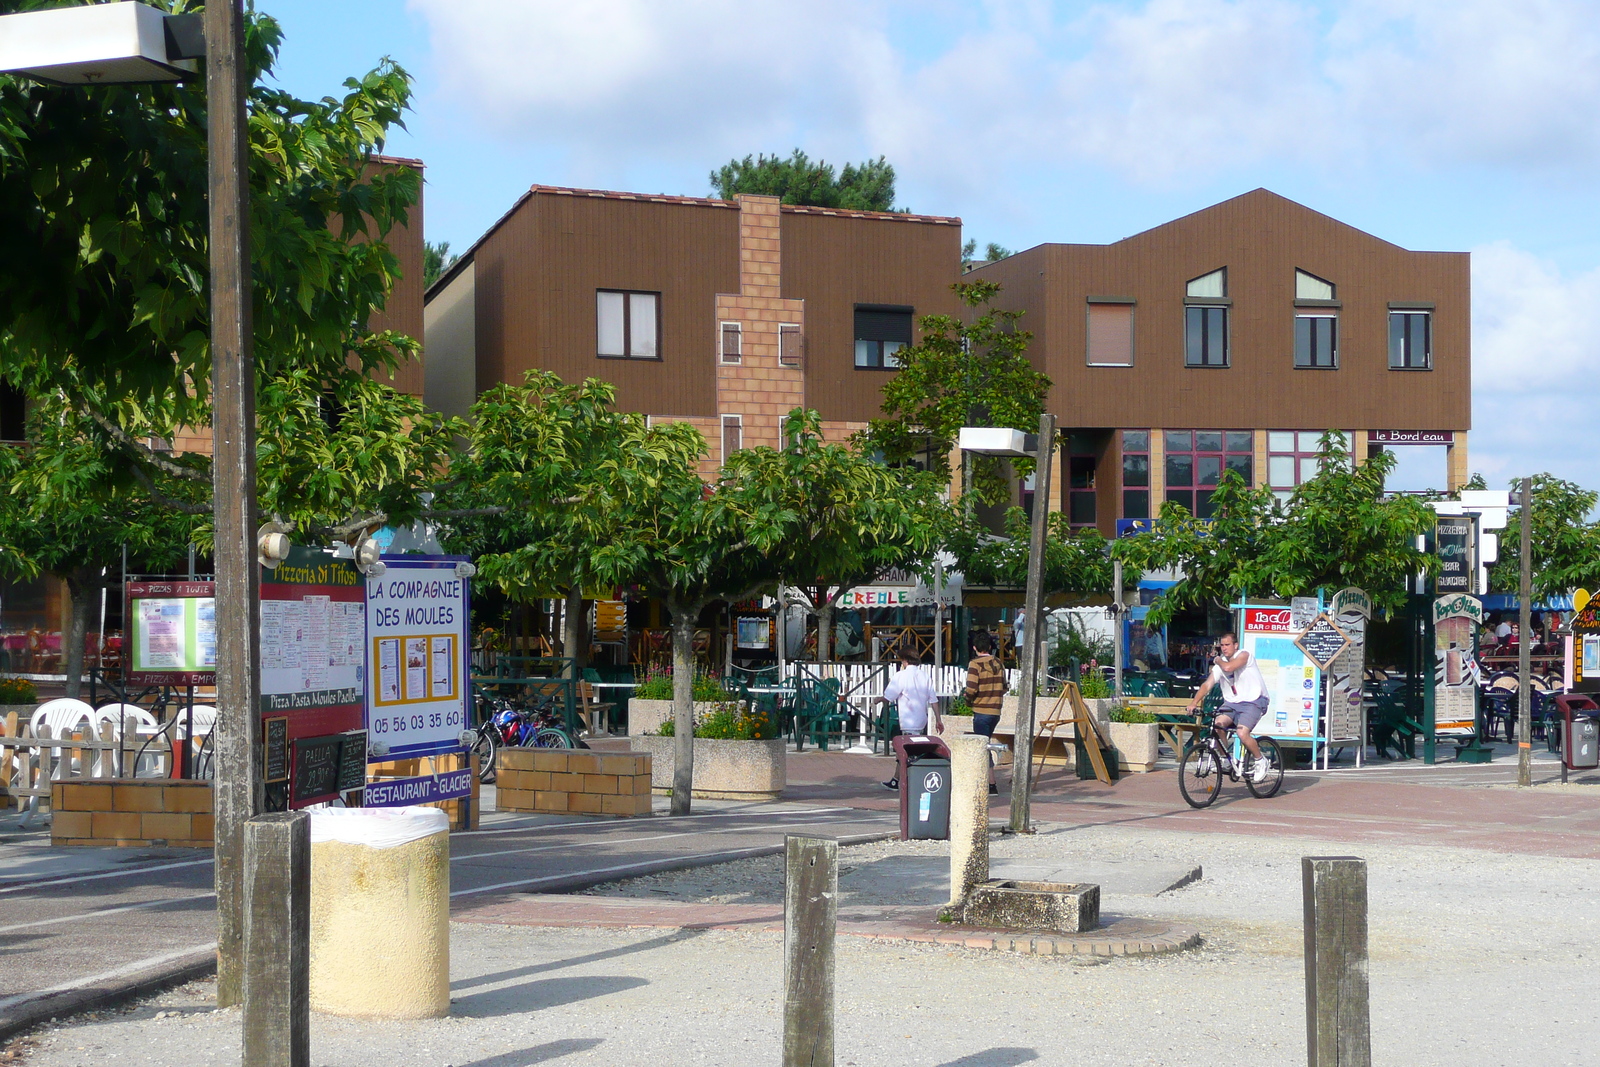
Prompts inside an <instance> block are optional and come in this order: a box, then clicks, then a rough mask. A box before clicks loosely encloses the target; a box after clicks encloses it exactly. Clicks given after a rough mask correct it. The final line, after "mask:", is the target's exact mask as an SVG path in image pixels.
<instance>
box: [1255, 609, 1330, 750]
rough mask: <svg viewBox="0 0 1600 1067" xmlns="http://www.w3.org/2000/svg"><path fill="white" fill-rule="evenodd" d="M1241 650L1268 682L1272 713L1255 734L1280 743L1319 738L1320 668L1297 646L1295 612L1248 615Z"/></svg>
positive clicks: (1269, 703) (1256, 612)
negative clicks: (1247, 655) (1318, 681)
mask: <svg viewBox="0 0 1600 1067" xmlns="http://www.w3.org/2000/svg"><path fill="white" fill-rule="evenodd" d="M1243 616H1244V620H1243V624H1242V625H1241V627H1240V632H1239V647H1240V648H1242V649H1244V650H1245V651H1246V652H1249V653H1250V654H1251V655H1252V656H1253V657H1254V658H1255V662H1256V667H1257V668H1259V669H1260V671H1261V679H1262V681H1263V682H1265V683H1266V690H1267V714H1266V717H1265V718H1263V719H1262V720H1261V724H1260V725H1259V726H1258V727H1257V728H1256V733H1258V734H1265V735H1267V736H1269V737H1277V738H1289V739H1293V738H1306V739H1311V738H1315V737H1317V736H1318V733H1317V704H1318V701H1317V677H1318V672H1317V667H1316V665H1315V664H1314V663H1312V662H1311V661H1310V660H1309V659H1307V657H1306V653H1305V650H1304V649H1302V648H1301V647H1300V646H1299V645H1298V644H1296V643H1295V638H1296V637H1297V636H1298V631H1297V630H1296V629H1295V628H1294V624H1293V612H1292V610H1291V609H1290V608H1286V607H1285V608H1264V607H1263V608H1250V607H1247V608H1245V609H1244V610H1243Z"/></svg>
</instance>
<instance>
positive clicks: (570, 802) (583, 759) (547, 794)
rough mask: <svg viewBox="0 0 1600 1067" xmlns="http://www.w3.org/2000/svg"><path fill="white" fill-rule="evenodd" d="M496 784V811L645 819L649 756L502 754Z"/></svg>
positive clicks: (573, 751)
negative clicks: (629, 816) (642, 817)
mask: <svg viewBox="0 0 1600 1067" xmlns="http://www.w3.org/2000/svg"><path fill="white" fill-rule="evenodd" d="M496 775H497V776H496V779H495V808H496V810H499V811H535V812H570V813H574V814H585V815H649V814H650V811H651V801H650V756H649V754H647V753H644V752H621V753H611V752H585V751H581V750H577V749H548V748H503V749H501V750H500V760H499V765H498V767H497V771H496Z"/></svg>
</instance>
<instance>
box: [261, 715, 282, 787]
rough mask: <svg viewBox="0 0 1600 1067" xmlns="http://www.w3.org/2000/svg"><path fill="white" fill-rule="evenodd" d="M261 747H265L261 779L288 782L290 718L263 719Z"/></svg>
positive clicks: (270, 781) (269, 782) (271, 781)
mask: <svg viewBox="0 0 1600 1067" xmlns="http://www.w3.org/2000/svg"><path fill="white" fill-rule="evenodd" d="M261 747H262V748H263V749H264V754H263V758H262V777H261V780H262V781H263V782H266V783H268V784H269V785H270V784H271V783H273V782H287V781H288V780H289V719H288V718H287V717H286V716H284V717H279V718H275V719H263V720H262V722H261Z"/></svg>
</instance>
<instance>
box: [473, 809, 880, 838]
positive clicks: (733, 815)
mask: <svg viewBox="0 0 1600 1067" xmlns="http://www.w3.org/2000/svg"><path fill="white" fill-rule="evenodd" d="M856 810H858V809H856V808H850V807H835V808H800V809H797V810H790V809H784V810H782V811H706V812H696V813H692V814H689V815H653V816H650V818H652V819H656V820H661V821H676V820H680V819H738V818H776V817H778V816H785V815H824V814H827V813H829V812H835V811H856ZM598 825H602V824H600V823H596V822H595V821H594V820H593V819H573V820H571V821H570V822H557V823H545V824H544V825H537V824H535V825H527V824H524V825H522V826H496V827H491V828H489V829H485V830H462V831H460V833H461V835H462V836H464V837H465V836H466V835H471V837H487V836H488V835H490V834H526V833H535V832H537V831H540V830H560V829H563V828H566V827H572V826H598Z"/></svg>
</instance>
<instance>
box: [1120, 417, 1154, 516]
mask: <svg viewBox="0 0 1600 1067" xmlns="http://www.w3.org/2000/svg"><path fill="white" fill-rule="evenodd" d="M1122 517H1123V518H1125V519H1148V518H1149V517H1150V431H1149V430H1123V431H1122Z"/></svg>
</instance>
